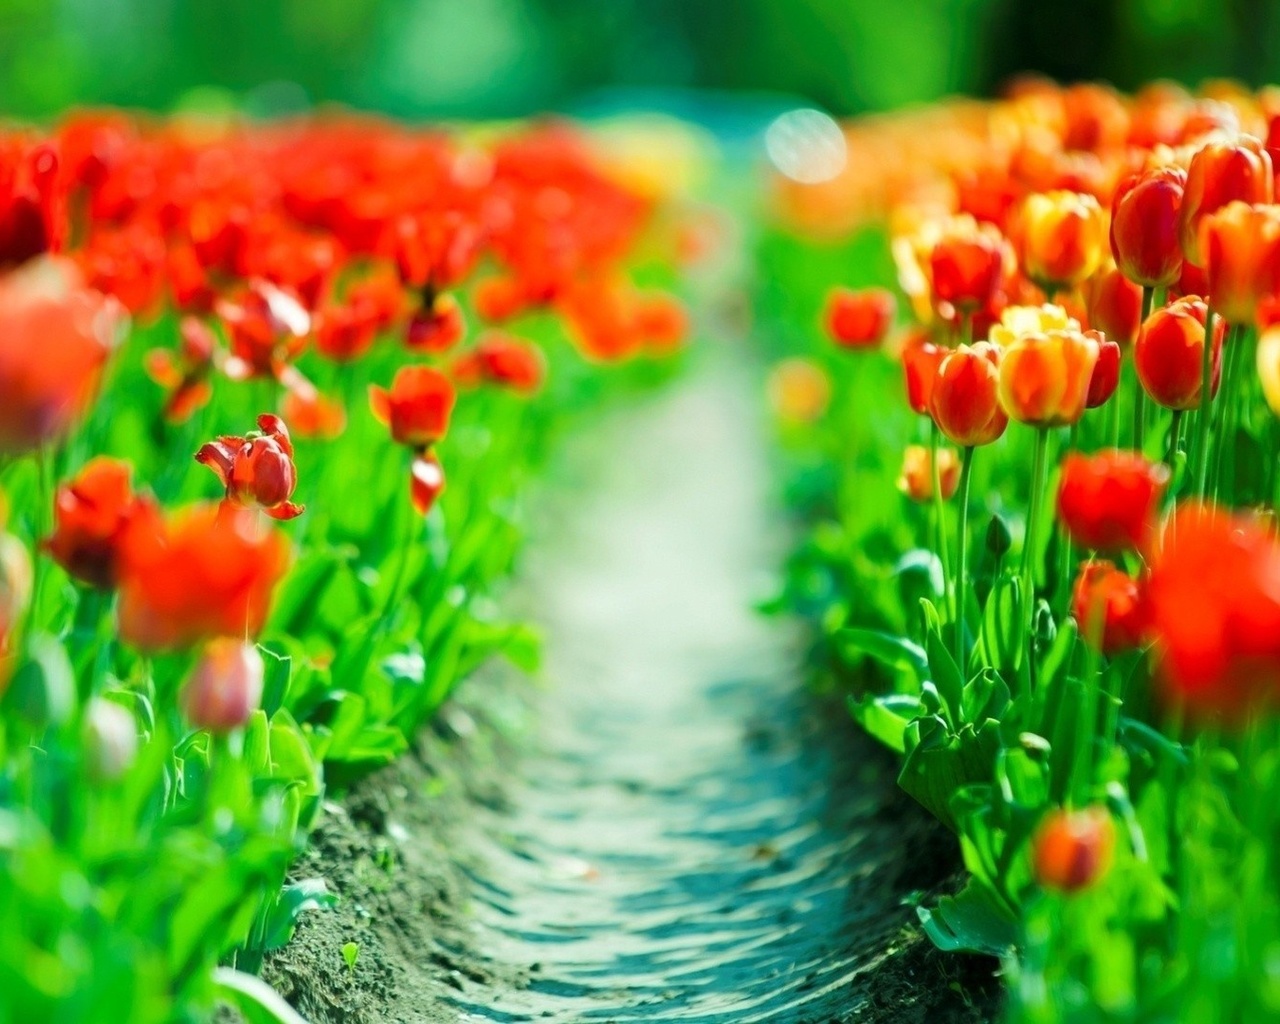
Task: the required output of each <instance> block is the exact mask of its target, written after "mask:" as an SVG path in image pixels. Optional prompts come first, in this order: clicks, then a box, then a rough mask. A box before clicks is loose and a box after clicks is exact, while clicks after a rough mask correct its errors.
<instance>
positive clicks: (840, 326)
mask: <svg viewBox="0 0 1280 1024" xmlns="http://www.w3.org/2000/svg"><path fill="white" fill-rule="evenodd" d="M897 312H898V302H897V300H896V299H895V298H894V297H893V293H892V292H889V291H887V290H885V289H884V288H864V289H863V290H862V291H853V290H852V289H850V288H833V289H832V290H831V294H830V295H828V296H827V308H826V314H825V322H826V328H827V333H828V334H830V335H831V337H832V338H834V339H835V340H836V343H837V344H839V345H841V346H843V347H845V348H851V349H859V348H874V347H875V346H877V345H879V344H880V343H881V342H882V341H884V339H885V336H886V335H887V334H888V333H889V329H890V328H891V327H892V326H893V321H894V318H895V317H896V316H897Z"/></svg>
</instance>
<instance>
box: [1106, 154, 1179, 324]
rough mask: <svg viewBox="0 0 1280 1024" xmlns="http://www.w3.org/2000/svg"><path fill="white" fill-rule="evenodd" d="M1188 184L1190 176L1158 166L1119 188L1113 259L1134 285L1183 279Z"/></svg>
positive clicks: (1114, 213) (1160, 285)
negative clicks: (1183, 214)
mask: <svg viewBox="0 0 1280 1024" xmlns="http://www.w3.org/2000/svg"><path fill="white" fill-rule="evenodd" d="M1186 185H1187V175H1186V172H1185V171H1183V170H1182V169H1181V168H1178V167H1158V168H1155V169H1153V170H1149V171H1145V172H1143V173H1142V174H1136V175H1134V176H1132V177H1130V178H1128V179H1126V180H1125V181H1124V182H1123V183H1121V185H1120V187H1119V188H1118V189H1116V194H1115V197H1114V199H1113V200H1112V203H1111V255H1112V257H1113V258H1114V259H1115V261H1116V267H1117V269H1119V271H1120V273H1122V274H1123V275H1124V276H1125V277H1126V278H1128V279H1129V280H1130V281H1132V282H1133V283H1134V284H1137V285H1142V286H1143V287H1146V288H1163V287H1167V286H1169V285H1172V284H1174V283H1175V282H1176V281H1177V280H1178V275H1179V274H1180V273H1181V271H1182V245H1181V243H1180V241H1179V234H1178V232H1179V218H1180V215H1181V211H1182V199H1183V193H1184V191H1185V190H1186ZM1104 330H1105V328H1104ZM1108 333H1110V332H1108Z"/></svg>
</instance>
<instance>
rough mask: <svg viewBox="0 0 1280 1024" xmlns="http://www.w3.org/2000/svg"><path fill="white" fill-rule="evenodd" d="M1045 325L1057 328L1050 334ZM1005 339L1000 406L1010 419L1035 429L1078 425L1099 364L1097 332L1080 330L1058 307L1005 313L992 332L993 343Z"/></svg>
mask: <svg viewBox="0 0 1280 1024" xmlns="http://www.w3.org/2000/svg"><path fill="white" fill-rule="evenodd" d="M1060 323H1061V324H1063V325H1064V326H1056V325H1057V324H1060ZM1046 324H1053V325H1055V326H1052V327H1049V328H1048V329H1047V330H1046V329H1045V325H1046ZM1006 339H1008V340H1007V344H1005V348H1004V356H1003V358H1002V360H1001V362H1000V404H1001V405H1003V406H1004V410H1005V412H1006V413H1008V415H1009V417H1010V419H1015V420H1017V421H1018V422H1019V423H1027V424H1030V425H1032V426H1036V427H1055V426H1062V425H1065V424H1071V423H1075V422H1077V421H1078V420H1079V419H1080V417H1081V416H1082V415H1084V410H1085V402H1086V400H1087V399H1088V395H1089V383H1090V381H1091V380H1092V379H1093V370H1094V366H1095V365H1096V364H1097V362H1098V353H1099V349H1100V345H1099V342H1098V338H1097V336H1096V334H1087V333H1085V332H1083V331H1081V330H1080V328H1079V324H1078V323H1077V322H1076V321H1075V320H1072V319H1070V318H1069V317H1067V315H1066V313H1065V312H1064V311H1063V310H1062V308H1061V307H1059V306H1041V307H1028V306H1023V307H1011V308H1010V309H1009V310H1006V311H1005V316H1004V318H1003V319H1002V321H1001V323H1000V324H999V325H998V326H997V327H994V328H992V331H991V340H992V341H994V342H997V343H1005V342H1006Z"/></svg>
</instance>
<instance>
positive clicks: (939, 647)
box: [920, 601, 964, 728]
mask: <svg viewBox="0 0 1280 1024" xmlns="http://www.w3.org/2000/svg"><path fill="white" fill-rule="evenodd" d="M920 607H921V608H922V609H923V610H924V622H925V633H924V647H925V651H926V652H927V654H928V656H929V678H930V679H931V680H932V682H933V685H934V686H935V687H937V690H938V696H940V697H941V698H942V702H943V704H944V706H945V707H946V709H947V716H948V718H949V719H950V722H951V726H952V728H959V727H960V725H961V724H963V722H964V718H963V714H964V707H963V704H964V676H962V675H961V673H960V666H959V665H957V664H956V660H955V658H953V657H952V656H951V651H950V649H949V648H948V647H947V644H946V641H945V640H944V639H943V635H942V621H941V620H940V619H939V618H938V611H937V609H936V608H934V606H933V604H932V603H931V602H929V601H921V602H920Z"/></svg>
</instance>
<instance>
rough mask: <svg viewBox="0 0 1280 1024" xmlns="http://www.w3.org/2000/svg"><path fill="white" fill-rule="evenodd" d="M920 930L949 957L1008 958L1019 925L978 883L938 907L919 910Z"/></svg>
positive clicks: (945, 900)
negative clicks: (964, 955)
mask: <svg viewBox="0 0 1280 1024" xmlns="http://www.w3.org/2000/svg"><path fill="white" fill-rule="evenodd" d="M916 913H917V915H919V918H920V926H921V928H923V929H924V933H925V934H926V935H928V936H929V939H930V941H931V942H933V944H934V945H935V946H937V947H938V948H939V949H941V950H943V951H944V952H948V953H984V954H987V955H989V956H998V957H1003V956H1007V955H1008V954H1009V953H1010V951H1011V950H1012V949H1013V948H1014V946H1015V945H1016V943H1017V938H1018V922H1017V920H1016V919H1015V918H1014V917H1013V916H1012V915H1011V914H1010V913H1009V911H1008V909H1007V908H1006V907H1005V906H1004V904H1003V903H1002V902H1001V900H1000V899H999V898H998V897H997V896H996V895H995V894H994V893H992V892H991V891H990V890H989V889H987V887H986V886H985V885H983V884H982V883H981V882H979V881H978V880H977V879H970V880H969V882H968V884H967V885H966V886H965V887H964V888H963V889H961V890H960V892H959V893H957V894H956V895H955V896H944V897H943V898H942V899H941V900H939V901H938V903H937V905H936V906H934V907H931V908H929V907H917V908H916Z"/></svg>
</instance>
